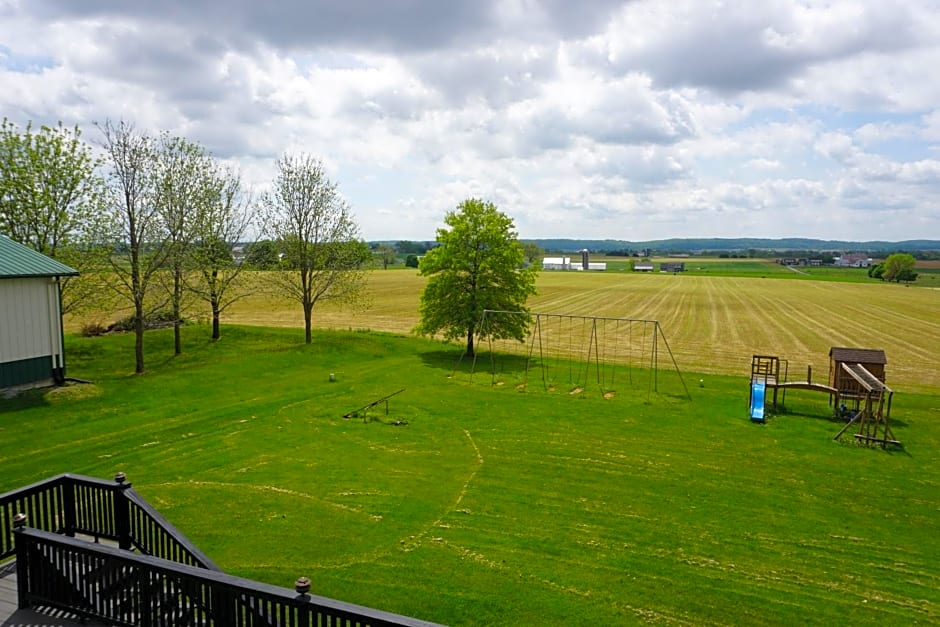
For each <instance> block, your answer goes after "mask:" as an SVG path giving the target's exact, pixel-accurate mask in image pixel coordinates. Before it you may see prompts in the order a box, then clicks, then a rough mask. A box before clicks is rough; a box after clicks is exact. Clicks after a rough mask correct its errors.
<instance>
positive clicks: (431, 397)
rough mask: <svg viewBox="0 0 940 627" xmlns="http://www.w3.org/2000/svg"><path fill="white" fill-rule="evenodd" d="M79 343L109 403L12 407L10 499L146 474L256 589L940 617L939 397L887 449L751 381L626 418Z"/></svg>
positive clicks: (377, 360)
mask: <svg viewBox="0 0 940 627" xmlns="http://www.w3.org/2000/svg"><path fill="white" fill-rule="evenodd" d="M66 341H67V354H68V356H69V374H70V375H72V376H75V377H80V378H82V379H88V380H90V381H93V383H92V384H85V385H71V386H68V387H65V388H60V389H55V390H48V391H43V392H38V391H37V392H33V393H29V394H25V395H22V396H20V397H17V398H14V399H0V442H2V445H3V446H2V447H0V469H2V470H0V491H5V490H9V489H13V488H15V487H18V486H22V485H25V484H28V483H30V482H33V481H36V480H39V479H42V478H44V477H48V476H51V475H54V474H56V473H60V472H78V473H85V474H91V475H96V476H102V477H110V476H112V475H113V474H114V473H115V472H116V471H118V470H122V471H124V472H126V473H127V475H128V478H129V480H130V481H132V482H133V483H134V486H135V488H136V489H137V490H138V491H139V492H140V493H141V494H143V495H144V496H145V497H146V498H148V499H149V500H150V501H151V502H152V503H153V504H154V505H155V506H156V507H157V508H158V509H160V511H161V512H162V513H163V514H164V515H166V516H167V517H168V518H169V519H170V520H171V521H172V522H173V523H174V524H175V525H176V526H177V527H179V529H180V530H181V531H182V532H183V533H185V534H186V535H188V536H189V537H190V538H191V539H193V540H194V541H195V542H196V543H197V545H199V546H200V548H202V549H203V550H204V551H205V552H206V553H207V554H208V555H209V556H210V557H211V558H212V559H213V560H214V561H216V562H217V563H218V564H219V565H220V566H221V567H222V568H223V569H224V570H226V571H227V572H229V573H231V574H235V575H241V576H247V577H251V578H255V579H259V580H262V581H266V582H269V583H273V584H277V585H281V586H286V587H290V586H291V585H292V582H293V581H294V579H296V578H297V577H298V576H300V575H306V576H309V577H310V578H311V579H312V581H313V591H314V592H316V593H317V594H322V595H326V596H330V597H334V598H337V599H341V600H344V601H349V602H353V603H359V604H363V605H368V606H372V607H377V608H381V609H384V610H388V611H394V612H399V613H403V614H408V615H413V616H417V617H420V618H425V619H428V620H434V621H439V622H444V623H450V624H455V625H469V624H480V625H490V624H507V625H529V624H558V623H563V622H567V623H574V624H591V625H594V624H623V623H627V624H630V623H639V622H652V621H655V622H664V623H686V624H687V623H691V624H703V623H719V624H721V623H723V624H748V623H751V624H753V623H761V624H786V625H792V624H808V623H814V624H820V623H821V624H913V623H936V622H938V621H940V538H938V534H937V522H936V521H937V516H938V513H940V507H938V503H940V498H938V497H940V452H938V451H940V400H938V399H940V396H937V395H929V394H919V395H918V394H906V393H904V394H902V393H899V394H896V395H895V398H894V406H893V409H892V417H893V418H894V424H893V428H894V432H895V435H896V436H897V437H898V438H899V439H900V440H901V441H902V442H904V447H903V449H900V450H890V449H889V450H882V449H880V448H872V449H869V448H864V447H859V446H856V445H855V444H854V443H851V442H849V440H851V439H852V438H850V437H847V438H845V441H844V442H833V441H832V436H833V435H834V434H835V433H836V432H837V431H838V430H839V428H840V426H841V424H840V423H836V422H833V421H832V420H830V419H829V417H828V416H829V414H830V408H829V407H828V404H827V401H828V398H827V397H825V396H822V395H818V394H814V393H812V392H793V391H791V392H790V393H789V394H788V396H787V399H786V400H787V403H786V405H787V406H786V411H783V412H781V413H779V414H778V415H776V416H774V417H772V418H770V420H769V421H768V422H767V424H766V425H757V424H753V423H751V422H750V421H748V419H747V407H746V405H747V380H746V373H742V375H741V376H717V375H698V374H695V373H687V372H684V373H683V376H684V378H685V380H686V382H687V383H689V391H690V393H691V399H688V398H687V397H685V396H684V393H683V391H682V388H681V385H679V384H678V383H677V380H676V377H674V376H672V375H665V374H664V375H663V378H662V379H661V380H660V385H659V393H654V394H648V393H647V388H646V387H644V386H643V385H641V386H639V387H638V388H636V389H634V388H633V387H631V386H630V385H629V383H628V382H627V381H625V380H622V379H621V380H620V381H618V382H616V383H615V384H614V386H613V387H614V388H616V389H615V391H616V394H615V396H614V397H613V398H611V399H605V398H603V396H602V394H601V389H599V388H595V387H594V386H584V389H583V390H582V391H581V392H578V393H575V394H570V393H569V388H568V387H567V386H565V387H561V386H560V387H559V389H556V390H555V391H545V389H544V388H543V387H542V386H541V385H531V384H530V385H528V386H526V387H525V388H524V389H523V388H521V387H520V386H519V385H518V382H517V380H512V381H509V380H507V381H506V383H511V384H505V385H496V386H494V385H492V384H491V382H492V378H491V377H490V376H489V375H487V373H486V372H485V369H484V368H483V367H482V366H483V364H482V363H478V369H479V370H478V371H477V372H474V373H473V376H472V377H471V375H470V372H469V370H468V369H469V363H468V362H467V361H461V362H460V363H459V367H458V356H459V349H458V348H455V347H454V346H451V345H446V344H442V343H438V342H432V341H425V340H418V339H414V338H409V337H405V336H400V335H394V334H385V333H373V332H316V333H315V337H314V343H313V344H312V345H310V346H305V345H303V344H302V331H300V330H297V329H264V328H249V327H224V328H223V339H222V340H221V341H219V342H216V343H211V342H209V341H208V330H207V329H206V328H205V327H204V326H191V327H186V328H185V329H184V351H185V352H184V354H183V355H181V356H179V357H173V356H172V334H171V333H170V332H165V331H158V332H151V333H148V335H147V355H148V362H147V363H148V373H147V374H145V375H143V376H133V375H130V374H129V373H130V371H131V369H132V367H133V359H132V356H133V337H132V336H131V335H118V336H109V337H99V338H80V337H77V336H68V337H67V338H66ZM746 358H747V356H745V360H746ZM331 373H332V374H333V375H334V379H335V381H333V382H331V381H330V374H331ZM516 376H517V377H518V376H519V375H518V373H517V374H516ZM638 380H642V381H643V382H644V384H645V382H646V381H647V380H648V379H640V378H638ZM402 388H404V391H403V392H402V393H401V394H399V395H397V396H395V397H393V398H391V399H390V400H389V404H388V415H386V414H385V408H384V405H382V406H379V407H376V408H374V409H373V410H371V411H370V412H369V413H368V414H367V415H366V416H364V417H363V416H360V417H358V418H354V419H344V418H342V416H343V414H346V413H349V412H351V411H353V410H356V409H358V408H360V407H361V406H363V405H365V404H367V403H369V402H370V401H373V400H375V399H378V398H380V397H382V396H385V395H387V394H390V393H392V392H396V391H397V390H399V389H402ZM395 422H400V423H405V424H401V425H397V426H396V425H395V424H394V423H395Z"/></svg>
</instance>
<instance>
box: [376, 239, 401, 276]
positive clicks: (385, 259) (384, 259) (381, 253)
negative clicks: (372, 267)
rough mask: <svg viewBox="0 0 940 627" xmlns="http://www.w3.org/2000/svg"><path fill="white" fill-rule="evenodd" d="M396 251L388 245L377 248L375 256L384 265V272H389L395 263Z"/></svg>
mask: <svg viewBox="0 0 940 627" xmlns="http://www.w3.org/2000/svg"><path fill="white" fill-rule="evenodd" d="M395 254H396V253H395V249H394V248H393V247H392V246H389V245H388V244H379V245H378V246H376V247H375V256H376V258H377V259H378V260H379V262H380V263H381V264H382V269H383V270H388V267H389V266H390V265H393V264H394V263H395Z"/></svg>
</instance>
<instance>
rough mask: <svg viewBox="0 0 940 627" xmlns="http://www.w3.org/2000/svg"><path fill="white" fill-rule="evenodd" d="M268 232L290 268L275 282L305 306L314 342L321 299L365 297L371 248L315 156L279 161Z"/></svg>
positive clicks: (267, 203) (268, 199)
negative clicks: (316, 310) (315, 315)
mask: <svg viewBox="0 0 940 627" xmlns="http://www.w3.org/2000/svg"><path fill="white" fill-rule="evenodd" d="M262 205H263V207H264V217H263V219H264V222H265V229H266V232H267V234H268V235H269V236H270V237H271V238H272V239H274V240H276V241H277V242H278V247H279V248H280V249H281V250H282V251H284V260H283V261H284V265H285V266H286V268H285V269H282V270H278V271H276V272H272V273H271V285H272V287H274V288H275V289H276V290H277V291H278V292H279V293H281V294H283V295H285V296H287V297H288V298H290V299H292V300H295V301H297V302H299V303H300V304H301V306H302V307H303V312H304V339H305V341H306V342H307V344H309V343H310V342H311V341H312V332H311V326H312V323H311V319H312V315H313V307H314V305H316V304H317V303H318V302H320V301H321V300H332V301H336V302H340V303H345V304H357V303H360V302H361V301H362V295H363V288H364V287H365V279H366V276H365V269H366V267H367V266H368V265H369V264H370V263H371V260H372V255H371V252H370V251H369V246H368V245H367V244H366V243H365V242H363V241H362V240H360V239H359V226H358V225H357V224H356V221H355V220H354V219H353V217H352V214H351V213H350V210H349V205H348V204H347V203H346V201H345V200H344V199H343V198H342V196H341V195H340V193H339V191H338V190H337V188H336V184H335V183H333V182H332V181H330V179H329V178H328V177H327V176H326V172H325V171H324V169H323V164H322V163H321V162H320V161H319V160H318V159H315V158H314V157H311V156H309V155H296V156H294V155H286V156H284V157H282V158H280V159H278V161H277V163H276V173H275V177H274V184H273V185H272V187H271V191H270V192H268V193H267V194H265V195H264V197H263V198H262Z"/></svg>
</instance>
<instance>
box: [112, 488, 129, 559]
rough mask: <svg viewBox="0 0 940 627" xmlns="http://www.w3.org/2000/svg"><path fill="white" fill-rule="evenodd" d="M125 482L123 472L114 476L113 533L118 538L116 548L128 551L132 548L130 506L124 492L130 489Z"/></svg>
mask: <svg viewBox="0 0 940 627" xmlns="http://www.w3.org/2000/svg"><path fill="white" fill-rule="evenodd" d="M125 481H127V475H125V474H124V473H123V472H119V473H117V474H115V475H114V482H115V483H116V484H117V489H116V490H115V491H114V532H115V533H116V534H117V537H118V547H119V548H122V549H124V550H125V551H129V550H130V549H131V547H132V546H133V545H132V543H131V504H130V501H128V500H127V495H126V494H124V491H125V490H127V489H128V488H129V487H131V484H129V483H125Z"/></svg>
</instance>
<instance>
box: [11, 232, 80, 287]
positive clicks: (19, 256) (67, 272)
mask: <svg viewBox="0 0 940 627" xmlns="http://www.w3.org/2000/svg"><path fill="white" fill-rule="evenodd" d="M77 274H78V270H75V269H74V268H70V267H68V266H67V265H65V264H64V263H60V262H58V261H56V260H55V259H51V258H49V257H46V256H45V255H42V254H40V253H37V252H36V251H35V250H33V249H32V248H29V247H28V246H23V245H22V244H20V243H17V242H14V241H13V240H11V239H10V238H9V237H7V236H5V235H0V279H21V278H33V277H44V276H75V275H77Z"/></svg>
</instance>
